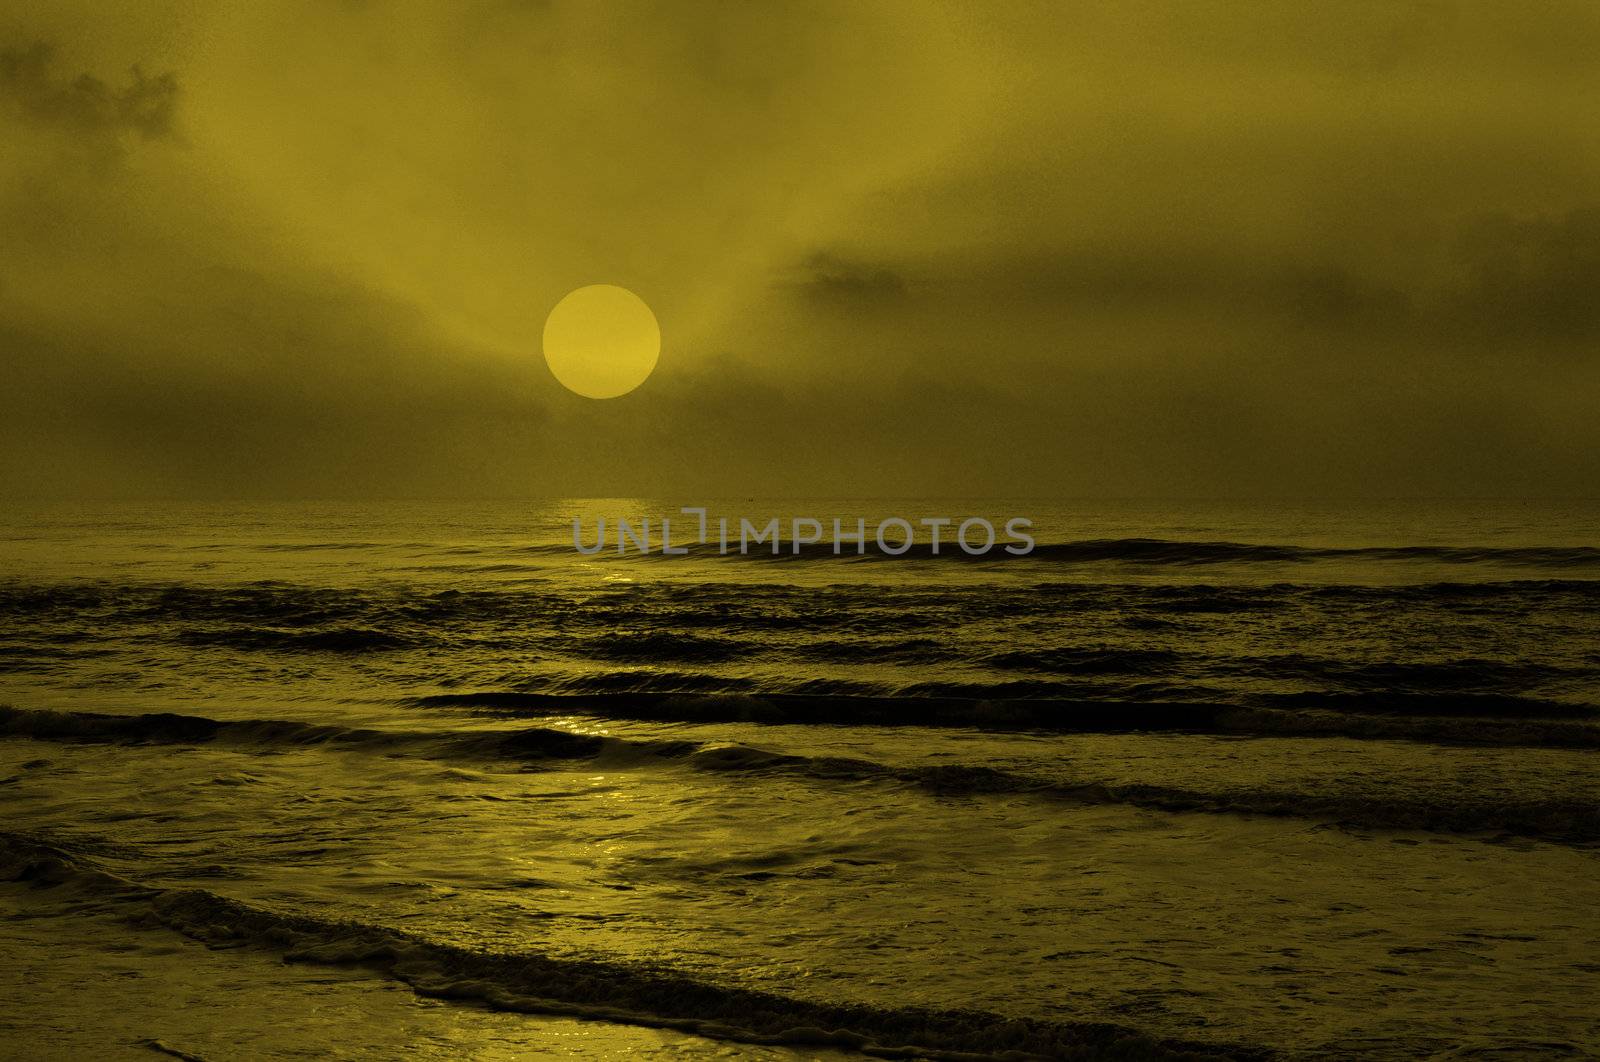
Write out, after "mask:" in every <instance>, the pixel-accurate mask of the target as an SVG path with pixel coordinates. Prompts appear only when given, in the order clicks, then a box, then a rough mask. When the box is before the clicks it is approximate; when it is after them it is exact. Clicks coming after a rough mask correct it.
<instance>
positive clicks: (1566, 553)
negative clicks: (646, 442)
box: [546, 535, 1600, 568]
mask: <svg viewBox="0 0 1600 1062" xmlns="http://www.w3.org/2000/svg"><path fill="white" fill-rule="evenodd" d="M899 541H900V539H899V538H895V539H894V540H893V541H892V542H891V546H893V548H892V549H889V550H885V549H883V548H882V547H881V546H879V545H878V544H877V542H876V541H874V540H872V538H871V537H870V535H869V537H868V541H867V542H866V543H865V546H864V547H859V548H858V545H857V544H856V543H854V542H847V543H845V544H843V545H842V546H841V547H840V548H839V549H838V550H837V551H835V548H834V543H832V542H831V541H822V542H811V543H801V544H799V545H796V544H794V543H792V542H788V541H784V542H782V543H781V544H780V545H779V546H778V548H777V549H776V551H774V549H773V548H772V547H771V546H770V545H757V546H752V547H751V548H750V549H749V550H748V551H746V552H740V551H739V548H738V542H737V541H736V540H735V541H732V542H730V544H729V547H728V551H727V552H723V550H722V547H721V545H720V544H719V543H717V542H715V541H711V542H693V543H687V544H684V545H683V546H682V547H681V548H682V549H684V550H686V553H685V554H682V555H667V554H664V553H662V552H661V551H660V550H659V549H656V550H652V551H650V552H648V553H643V552H640V551H638V550H635V549H630V550H629V551H628V552H627V553H617V552H615V551H611V552H607V553H605V554H603V556H604V557H605V558H606V559H607V560H613V559H627V558H630V557H631V558H640V557H649V558H653V559H659V560H666V561H672V560H681V559H689V558H702V559H705V558H712V559H724V560H730V561H737V560H748V561H768V562H775V563H784V562H790V563H793V562H804V561H835V562H840V563H862V562H876V561H884V560H898V561H905V560H921V561H954V562H967V563H988V564H1009V563H1014V562H1024V561H1031V562H1053V563H1062V564H1090V563H1096V562H1114V563H1129V564H1143V565H1173V566H1193V565H1209V564H1250V563H1276V564H1283V563H1309V562H1314V561H1339V560H1367V561H1391V562H1405V561H1432V562H1437V563H1442V564H1460V565H1470V564H1503V565H1517V566H1531V567H1551V568H1597V567H1600V547H1596V546H1441V545H1397V546H1305V545H1293V544H1286V543H1252V542H1231V541H1205V540H1189V539H1165V538H1094V539H1074V540H1069V541H1064V542H1038V543H1036V544H1035V545H1034V547H1033V549H1032V550H1030V551H1029V552H1027V553H1025V554H1012V553H1008V552H1006V550H1005V549H1003V548H1002V546H1003V545H1004V543H997V544H996V545H995V546H994V547H993V548H992V549H990V550H988V551H986V552H983V553H968V552H967V551H965V550H963V549H961V548H960V547H959V546H958V545H956V544H954V543H951V542H941V543H940V545H939V548H938V549H937V550H935V549H934V547H933V544H932V543H931V542H925V541H924V542H913V543H911V545H910V546H909V547H907V548H904V549H902V548H901V547H900V546H899V545H898V543H899ZM548 548H549V547H546V549H548ZM675 548H679V547H675ZM897 551H898V552H897ZM562 552H569V553H571V554H572V555H573V556H577V554H576V551H572V550H569V549H567V548H566V547H556V548H555V550H554V554H553V555H559V554H560V553H562Z"/></svg>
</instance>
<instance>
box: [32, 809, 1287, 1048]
mask: <svg viewBox="0 0 1600 1062" xmlns="http://www.w3.org/2000/svg"><path fill="white" fill-rule="evenodd" d="M0 881H9V882H25V883H27V884H28V885H30V886H31V887H32V892H31V893H30V902H33V903H39V902H48V897H50V895H51V891H50V890H57V889H59V890H61V891H62V892H63V893H67V894H71V895H72V896H73V899H74V900H75V901H76V900H77V899H78V897H79V896H84V895H86V896H89V897H91V898H93V899H95V900H98V901H99V902H101V903H104V904H107V905H114V906H116V907H117V908H119V909H121V910H123V911H125V912H126V913H127V914H128V916H129V918H130V920H131V921H132V922H134V923H135V924H136V925H141V926H144V927H152V928H153V927H164V928H166V929H170V930H173V931H176V932H178V933H181V934H183V935H184V936H186V937H189V938H191V939H193V940H197V941H201V942H203V943H206V944H208V945H211V946H214V947H217V946H221V947H239V946H241V945H250V946H254V947H258V948H261V949H264V950H267V951H270V952H272V953H275V954H278V955H280V956H282V958H283V959H284V960H286V961H290V962H307V963H322V964H329V965H333V964H337V965H356V966H361V967H364V968H366V969H370V970H373V971H375V972H377V973H380V974H382V975H384V976H387V977H390V978H393V979H394V980H396V981H400V982H403V983H404V984H407V985H409V986H411V988H412V989H413V990H414V991H416V992H417V993H418V994H419V995H424V996H429V997H434V998H441V999H458V1000H465V1001H470V1002H476V1003H481V1004H487V1005H489V1006H492V1007H495V1008H498V1009H502V1010H509V1011H517V1012H524V1013H534V1014H560V1015H568V1016H574V1017H585V1018H594V1019H599V1020H605V1021H612V1022H620V1023H626V1024H634V1025H644V1026H649V1027H655V1028H669V1029H676V1030H679V1031H683V1032H689V1033H694V1034H697V1035H700V1036H706V1037H712V1038H715V1039H720V1040H727V1041H733V1042H738V1043H752V1044H782V1045H806V1046H812V1047H819V1046H831V1047H839V1048H846V1049H851V1050H855V1051H858V1052H861V1053H863V1054H867V1055H871V1056H875V1057H879V1058H929V1059H948V1060H961V1059H967V1060H976V1059H995V1058H1008V1059H1022V1058H1081V1059H1087V1058H1124V1059H1129V1060H1135V1059H1177V1058H1183V1059H1191V1060H1194V1062H1199V1060H1201V1059H1223V1058H1234V1059H1266V1058H1269V1057H1271V1053H1270V1052H1267V1051H1263V1050H1258V1049H1251V1048H1245V1047H1240V1046H1236V1045H1207V1044H1200V1043H1195V1042H1189V1041H1177V1040H1162V1039H1156V1038H1153V1037H1150V1036H1147V1035H1145V1034H1142V1033H1140V1032H1138V1031H1136V1030H1133V1029H1130V1028H1128V1027H1125V1026H1120V1025H1113V1024H1107V1023H1102V1022H1069V1021H1060V1020H1047V1019H1040V1018H1019V1017H1007V1016H1002V1015H998V1014H993V1013H988V1012H983V1011H975V1010H936V1009H932V1008H924V1007H908V1008H904V1009H892V1008H886V1007H877V1006H869V1005H865V1004H855V1003H827V1002H820V1001H812V1000H807V999H801V998H796V997H792V996H784V995H778V994H776V993H771V992H764V991H758V990H753V989H747V988H739V987H733V986H726V985H720V984H714V983H712V982H708V981H703V980H697V979H695V978H693V977H690V976H686V975H684V974H681V973H677V972H675V971H672V970H670V969H662V968H658V967H652V966H647V965H644V964H635V963H623V962H614V961H601V960H580V959H558V958H552V957H549V956H546V955H542V954H539V953H537V952H527V951H524V952H500V951H489V950H480V949H477V948H472V947H467V946H464V945H457V944H448V943H443V942H438V941H433V940H429V939H426V938H424V937H422V936H419V935H417V934H414V933H410V932H407V931H404V930H401V929H396V928H390V927H387V926H379V925H370V924H365V923H361V922H349V921H334V920H330V919H324V918H318V917H313V916H310V915H306V914H299V913H284V912H277V911H271V910H267V909H264V908H260V907H255V906H252V905H250V904H246V903H242V902H240V901H238V900H235V899H231V898H229V897H226V896H222V895H219V894H217V893H214V892H210V891H207V890H204V889H193V888H162V887H159V886H154V885H147V884H143V883H140V882H138V881H134V880H130V879H128V878H125V877H121V876H119V875H117V874H114V873H112V872H111V871H109V870H107V869H105V868H104V867H103V866H102V865H100V864H99V863H98V862H97V861H96V860H95V859H94V858H92V857H91V856H89V855H88V854H87V853H85V852H84V851H82V850H81V849H80V850H73V849H71V848H69V847H68V846H66V845H64V844H60V843H50V842H49V841H47V840H45V839H42V838H38V837H30V836H26V835H21V834H15V833H3V832H0Z"/></svg>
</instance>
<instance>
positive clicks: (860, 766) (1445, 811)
mask: <svg viewBox="0 0 1600 1062" xmlns="http://www.w3.org/2000/svg"><path fill="white" fill-rule="evenodd" d="M749 707H750V708H752V709H753V710H752V712H751V714H750V715H749V716H748V718H758V716H757V714H756V711H755V710H754V709H756V708H757V706H755V705H751V706H749ZM0 736H11V737H25V738H32V739H34V740H41V741H66V742H120V743H129V744H201V743H217V744H222V745H227V746H233V747H240V748H252V747H254V748H262V747H265V748H277V747H307V746H324V747H329V748H336V749H352V750H360V751H368V752H378V753H383V754H386V755H398V754H406V755H412V756H417V757H421V758H429V759H444V760H463V759H464V760H470V761H477V762H482V761H494V760H510V761H516V762H529V761H539V760H595V761H600V762H604V763H608V764H620V763H627V764H628V765H630V766H643V765H647V764H649V763H651V762H655V763H658V764H661V765H663V766H671V765H677V766H684V767H688V768H691V769H693V770H697V771H709V772H717V773H743V774H760V773H764V772H772V773H779V774H784V775H791V776H796V777H801V778H806V779H811V780H816V781H823V782H829V781H832V782H841V781H843V782H868V783H884V784H894V785H908V786H913V787H916V788H918V789H923V790H927V791H930V792H933V793H938V794H960V795H970V796H983V795H988V794H1019V795H1028V796H1031V797H1035V798H1038V799H1044V800H1053V801H1061V802H1067V803H1074V804H1083V805H1101V804H1116V805H1127V806H1132V807H1139V808H1146V809H1149V810H1155V811H1167V812H1189V813H1223V814H1243V815H1265V816H1273V817H1292V818H1303V819H1310V820H1314V821H1318V822H1324V823H1330V824H1336V825H1349V826H1356V827H1362V828H1369V829H1402V830H1428V831H1436V832H1442V833H1468V834H1477V833H1494V834H1508V835H1512V836H1519V837H1529V838H1536V839H1543V840H1550V841H1557V842H1565V843H1574V844H1583V843H1591V842H1596V841H1600V808H1597V807H1595V806H1594V805H1593V804H1590V803H1581V802H1572V801H1566V802H1563V801H1521V802H1509V803H1508V802H1505V801H1503V800H1495V801H1482V802H1473V801H1470V800H1468V801H1462V800H1460V799H1453V800H1451V801H1449V802H1442V801H1439V800H1434V799H1429V798H1427V797H1425V796H1424V797H1385V798H1381V799H1379V798H1373V797H1367V796H1347V795H1341V794H1324V793H1300V792H1293V791H1288V790H1272V789H1220V790H1217V791H1201V790H1191V789H1182V788H1177V787H1172V786H1162V785H1147V784H1120V783H1119V784H1108V783H1102V782H1082V781H1075V780H1072V779H1070V778H1062V777H1047V776H1041V775H1038V774H1031V773H1022V772H1017V771H1012V770H1006V769H1002V768H996V767H990V766H985V765H976V764H938V765H907V766H900V765H891V764H884V763H879V762H875V761H872V760H866V759H858V758H851V757H839V756H807V755H796V754H791V753H783V752H776V751H771V750H768V749H762V748H758V747H755V746H750V745H743V744H718V743H708V742H702V741H695V740H687V739H685V740H671V739H664V740H628V739H623V738H615V737H599V736H593V735H584V734H574V733H570V732H568V731H564V730H556V729H549V728H543V727H532V728H526V729H519V730H512V731H446V732H427V731H394V730H375V729H359V728H346V727H334V726H318V725H315V724H310V723H300V722H293V721H286V720H269V719H253V720H240V721H226V722H225V721H220V720H215V719H208V718H205V717H201V716H187V715H173V714H156V715H137V716H117V715H105V714H99V713H91V712H55V711H33V710H25V709H17V708H9V707H3V706H0Z"/></svg>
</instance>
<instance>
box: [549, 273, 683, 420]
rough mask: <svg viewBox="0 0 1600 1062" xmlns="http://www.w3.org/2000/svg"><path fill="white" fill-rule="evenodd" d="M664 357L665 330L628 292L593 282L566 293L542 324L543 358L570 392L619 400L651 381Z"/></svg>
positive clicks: (637, 299)
mask: <svg viewBox="0 0 1600 1062" xmlns="http://www.w3.org/2000/svg"><path fill="white" fill-rule="evenodd" d="M660 356H661V327H660V325H658V324H657V323H656V315H655V314H653V313H651V312H650V307H649V306H647V305H645V301H644V300H643V299H641V298H639V296H637V295H635V294H634V293H633V292H631V291H629V290H628V289H627V288H619V287H617V286H616V285H614V284H590V285H589V286H587V287H582V288H578V289H577V290H576V291H573V292H570V293H568V295H567V296H566V297H565V298H563V299H562V300H561V301H560V302H558V303H556V306H555V309H553V310H551V311H550V316H549V317H547V318H546V319H545V322H544V360H545V361H546V362H547V363H548V364H549V365H550V371H551V372H552V373H554V374H555V378H556V379H557V380H559V381H561V385H562V386H563V387H565V388H566V389H567V390H569V391H572V392H574V393H576V394H580V395H583V396H584V397H585V398H616V397H618V396H619V395H625V394H627V393H628V392H629V391H632V390H633V389H634V388H636V387H638V386H639V385H640V384H642V383H644V382H645V380H647V379H649V377H650V374H651V373H652V372H653V371H655V367H656V359H657V358H659V357H660Z"/></svg>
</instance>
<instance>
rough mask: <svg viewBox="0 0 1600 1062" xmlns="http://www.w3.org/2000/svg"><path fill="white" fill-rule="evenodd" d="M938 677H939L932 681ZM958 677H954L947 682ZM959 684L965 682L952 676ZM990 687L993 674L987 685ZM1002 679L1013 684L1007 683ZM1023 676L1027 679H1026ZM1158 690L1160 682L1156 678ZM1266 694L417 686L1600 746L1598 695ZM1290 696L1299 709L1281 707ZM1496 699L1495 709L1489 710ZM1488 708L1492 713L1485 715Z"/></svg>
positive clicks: (575, 709)
mask: <svg viewBox="0 0 1600 1062" xmlns="http://www.w3.org/2000/svg"><path fill="white" fill-rule="evenodd" d="M931 688H933V689H937V688H940V687H931ZM943 688H950V687H948V686H947V687H943ZM955 688H961V687H955ZM980 688H982V689H983V690H985V691H993V690H994V689H995V687H994V686H991V685H983V686H981V687H980ZM1002 688H1004V689H1011V688H1014V687H1012V686H1009V685H1008V686H1004V687H1002ZM1022 688H1027V687H1026V686H1023V687H1022ZM1151 692H1152V693H1155V694H1159V693H1162V692H1164V689H1159V688H1158V689H1155V690H1152V691H1151ZM1284 697H1285V699H1286V700H1287V701H1289V702H1290V703H1289V704H1288V705H1275V704H1273V703H1271V702H1272V698H1270V697H1269V698H1267V700H1268V703H1267V704H1266V705H1262V706H1255V705H1245V704H1237V703H1227V702H1222V701H1215V700H1211V701H1203V700H1178V699H1161V698H1160V697H1152V699H1149V700H1087V699H1068V698H1011V699H1007V698H1004V697H991V696H962V695H954V696H939V695H936V694H935V695H914V696H907V695H904V694H898V695H892V696H872V695H855V694H838V693H831V692H826V693H755V692H737V691H736V692H694V691H675V690H659V689H656V690H636V691H631V692H595V693H568V692H560V693H543V692H525V691H514V690H499V691H479V692H471V693H443V694H433V695H430V696H425V697H414V698H410V699H409V700H408V701H407V703H409V704H412V705H415V706H417V707H421V708H429V707H465V708H479V709H484V710H488V711H494V712H501V713H505V714H510V715H518V716H529V717H540V716H555V715H596V716H601V717H605V718H614V719H635V720H641V721H654V722H678V723H774V724H780V723H781V724H798V725H813V724H820V725H832V726H893V727H941V728H943V727H964V728H972V729H978V730H1041V731H1051V732H1056V733H1094V734H1122V733H1139V732H1156V733H1191V734H1229V735H1244V736H1249V735H1263V736H1275V737H1287V736H1305V737H1348V738H1371V737H1381V738H1391V739H1410V740H1417V741H1429V742H1441V743H1445V744H1464V745H1518V746H1520V745H1534V746H1548V747H1554V748H1600V725H1591V722H1593V723H1600V713H1597V712H1596V710H1595V709H1594V708H1593V707H1592V706H1590V705H1581V704H1569V703H1564V702H1554V701H1543V700H1539V699H1537V698H1506V697H1497V698H1490V703H1488V704H1485V703H1481V702H1479V701H1476V700H1474V699H1472V698H1463V697H1461V696H1459V695H1454V694H1450V695H1421V694H1418V695H1413V696H1410V697H1398V696H1396V695H1390V694H1384V693H1378V694H1371V695H1366V696H1362V695H1355V694H1352V695H1349V696H1347V697H1343V698H1340V697H1330V696H1328V695H1326V694H1316V695H1305V697H1304V698H1303V699H1302V698H1300V697H1299V695H1284ZM1286 708H1293V709H1294V710H1285V709H1286ZM1491 708H1492V714H1491ZM1486 715H1488V717H1485V716H1486Z"/></svg>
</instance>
